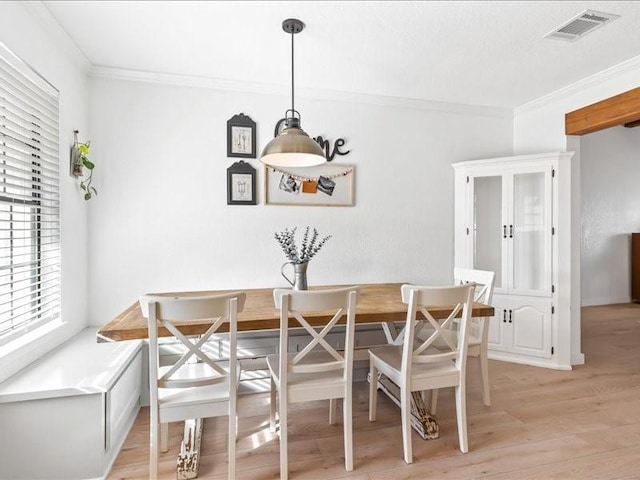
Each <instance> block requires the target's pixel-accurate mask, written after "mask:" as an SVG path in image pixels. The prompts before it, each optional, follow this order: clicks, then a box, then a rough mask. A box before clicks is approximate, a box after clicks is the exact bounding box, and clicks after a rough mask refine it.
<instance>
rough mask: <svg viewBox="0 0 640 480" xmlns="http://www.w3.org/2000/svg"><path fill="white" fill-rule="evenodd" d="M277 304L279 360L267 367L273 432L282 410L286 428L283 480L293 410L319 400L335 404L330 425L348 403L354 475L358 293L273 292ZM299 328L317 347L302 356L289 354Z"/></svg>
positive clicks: (349, 465)
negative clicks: (292, 333)
mask: <svg viewBox="0 0 640 480" xmlns="http://www.w3.org/2000/svg"><path fill="white" fill-rule="evenodd" d="M273 298H274V301H275V305H276V308H278V309H279V310H280V345H279V353H278V354H275V355H269V356H267V365H268V366H269V372H270V374H271V415H270V423H271V427H272V428H275V423H276V410H277V413H278V420H279V428H280V478H281V479H286V478H287V477H288V463H287V422H288V415H287V410H288V406H289V404H292V403H297V402H307V401H313V400H330V403H329V423H330V424H333V423H335V400H336V399H340V398H342V399H343V401H342V421H343V427H344V461H345V469H346V470H347V471H351V470H353V435H352V393H351V392H352V381H353V378H352V377H353V346H354V326H355V313H356V305H357V301H358V288H357V287H347V288H339V289H331V290H313V291H295V290H285V289H276V290H274V292H273ZM302 312H304V315H303V313H302ZM314 312H321V316H320V317H318V316H316V315H314ZM312 316H313V320H314V321H312ZM343 317H346V325H345V327H344V328H342V327H340V328H335V327H336V325H337V323H338V321H340V320H341V319H342V318H343ZM319 319H320V320H319ZM318 320H319V322H321V323H322V324H321V325H318V323H319V322H318ZM296 323H297V325H296ZM312 324H313V325H312ZM294 325H295V326H300V327H302V328H304V330H305V331H306V332H307V333H308V334H309V335H310V336H311V341H310V342H309V343H308V344H307V345H306V346H305V347H304V348H302V350H300V351H299V352H291V353H289V352H288V345H289V328H290V326H294ZM329 334H331V336H332V337H333V338H332V340H335V339H338V340H337V341H338V345H340V347H344V351H343V352H340V351H338V350H337V349H336V348H334V347H333V346H332V345H330V344H329V341H328V340H327V338H328V335H329ZM276 394H277V395H276ZM276 396H277V408H276Z"/></svg>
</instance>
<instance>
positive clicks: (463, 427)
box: [455, 385, 469, 453]
mask: <svg viewBox="0 0 640 480" xmlns="http://www.w3.org/2000/svg"><path fill="white" fill-rule="evenodd" d="M455 389H456V420H457V422H458V441H459V442H460V451H461V452H462V453H467V452H468V451H469V444H468V441H467V400H466V392H465V388H464V385H459V386H457V387H455Z"/></svg>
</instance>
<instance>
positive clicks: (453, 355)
mask: <svg viewBox="0 0 640 480" xmlns="http://www.w3.org/2000/svg"><path fill="white" fill-rule="evenodd" d="M474 287H475V286H474V284H472V283H471V284H467V285H460V286H453V287H424V286H416V285H403V286H402V287H401V294H402V301H403V302H404V303H406V304H407V305H408V309H407V319H406V322H405V326H404V330H403V331H402V333H401V336H402V337H401V341H402V344H401V345H397V344H396V345H385V346H381V347H375V348H371V349H369V363H370V376H371V382H370V385H369V420H370V421H372V422H373V421H375V420H376V408H377V398H378V397H377V379H378V374H379V373H380V374H383V375H385V376H387V377H388V378H389V379H390V380H391V381H392V382H394V383H395V384H396V385H398V386H399V387H400V409H401V419H402V420H401V422H402V444H403V450H404V461H405V462H406V463H412V462H413V453H412V444H411V393H412V392H423V391H425V390H432V389H437V388H444V387H455V398H456V418H457V423H458V439H459V443H460V450H461V451H462V452H463V453H466V452H467V451H468V442H467V416H466V403H465V402H466V391H465V374H466V355H467V347H468V344H467V340H468V333H469V330H468V329H469V320H470V318H471V307H472V301H473V291H474ZM449 306H450V307H451V308H452V310H451V313H450V315H449V316H448V317H447V318H446V319H444V320H441V321H438V320H436V319H434V318H433V316H432V315H431V314H430V313H429V311H428V308H429V307H449ZM458 314H461V318H460V319H459V325H460V335H459V336H456V338H455V339H453V338H452V337H451V335H449V334H448V333H447V331H448V330H449V326H450V325H452V324H453V322H454V319H455V317H456V315H458ZM425 325H426V326H427V328H428V330H429V331H430V333H429V334H428V335H427V336H426V338H425V339H424V340H422V339H420V338H419V336H418V335H417V334H418V333H420V331H421V330H422V329H423V328H424V327H425ZM438 341H442V343H443V344H444V345H445V347H441V348H435V346H434V344H435V343H436V342H438Z"/></svg>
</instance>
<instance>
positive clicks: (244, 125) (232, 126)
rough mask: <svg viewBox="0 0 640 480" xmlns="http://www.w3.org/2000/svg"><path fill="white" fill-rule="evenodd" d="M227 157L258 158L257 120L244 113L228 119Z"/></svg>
mask: <svg viewBox="0 0 640 480" xmlns="http://www.w3.org/2000/svg"><path fill="white" fill-rule="evenodd" d="M227 157H240V158H256V122H254V121H253V120H252V119H251V117H249V116H248V115H245V114H244V113H239V114H237V115H234V116H233V117H231V118H230V119H229V120H227Z"/></svg>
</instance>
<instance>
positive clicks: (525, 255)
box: [509, 169, 551, 295]
mask: <svg viewBox="0 0 640 480" xmlns="http://www.w3.org/2000/svg"><path fill="white" fill-rule="evenodd" d="M547 170H548V169H547ZM547 170H542V171H532V172H522V173H514V175H513V185H512V201H511V210H512V220H511V221H510V224H509V240H510V242H511V243H512V245H511V255H510V258H511V266H510V273H511V282H510V284H511V285H510V287H511V288H510V290H511V292H512V293H516V294H527V295H548V294H550V293H551V178H550V175H549V172H548V171H547Z"/></svg>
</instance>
